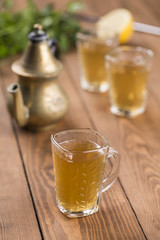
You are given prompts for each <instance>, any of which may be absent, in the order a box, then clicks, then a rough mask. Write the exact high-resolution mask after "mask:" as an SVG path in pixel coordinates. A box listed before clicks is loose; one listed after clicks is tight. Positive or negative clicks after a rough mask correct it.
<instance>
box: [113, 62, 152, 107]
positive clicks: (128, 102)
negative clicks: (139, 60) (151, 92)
mask: <svg viewBox="0 0 160 240" xmlns="http://www.w3.org/2000/svg"><path fill="white" fill-rule="evenodd" d="M148 73H149V71H148V70H147V69H145V68H144V67H143V66H134V65H132V64H130V65H126V66H125V65H123V64H122V65H119V66H117V65H115V66H112V67H111V70H110V74H111V80H110V85H111V95H112V103H113V104H114V105H116V106H117V107H118V109H122V110H123V111H134V110H136V109H138V108H142V107H144V104H145V102H146V101H145V100H146V97H147V89H146V86H147V79H148Z"/></svg>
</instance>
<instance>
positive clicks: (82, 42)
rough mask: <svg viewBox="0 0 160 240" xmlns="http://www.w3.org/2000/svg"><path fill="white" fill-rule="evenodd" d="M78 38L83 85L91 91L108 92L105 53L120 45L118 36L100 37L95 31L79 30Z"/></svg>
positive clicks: (81, 81)
mask: <svg viewBox="0 0 160 240" xmlns="http://www.w3.org/2000/svg"><path fill="white" fill-rule="evenodd" d="M76 40H77V50H78V58H79V65H80V83H81V87H82V88H83V89H84V90H87V91H90V92H106V91H107V90H108V80H107V70H106V67H105V55H106V54H107V53H108V52H109V51H110V50H111V49H112V48H114V47H116V46H117V45H118V43H119V41H118V37H117V36H115V37H113V38H108V39H99V38H98V37H97V36H96V35H95V34H94V33H91V32H89V33H80V32H79V33H78V34H77V35H76Z"/></svg>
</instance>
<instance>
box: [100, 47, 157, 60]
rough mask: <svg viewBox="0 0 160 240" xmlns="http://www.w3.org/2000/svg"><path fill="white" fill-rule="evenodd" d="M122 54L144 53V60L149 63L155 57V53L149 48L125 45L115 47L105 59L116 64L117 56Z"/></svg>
mask: <svg viewBox="0 0 160 240" xmlns="http://www.w3.org/2000/svg"><path fill="white" fill-rule="evenodd" d="M121 52H133V53H136V52H137V53H142V54H144V59H146V61H149V60H150V59H151V58H152V57H153V56H154V52H153V51H152V50H151V49H149V48H145V47H142V46H132V45H123V46H118V47H115V48H114V49H112V50H111V51H109V53H107V54H106V56H105V59H106V60H109V61H113V62H115V59H116V57H117V55H118V54H119V53H121Z"/></svg>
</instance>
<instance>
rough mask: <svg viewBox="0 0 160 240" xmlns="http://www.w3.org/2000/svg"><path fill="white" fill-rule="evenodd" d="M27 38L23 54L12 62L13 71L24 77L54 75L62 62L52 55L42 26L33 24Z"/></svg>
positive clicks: (57, 72)
mask: <svg viewBox="0 0 160 240" xmlns="http://www.w3.org/2000/svg"><path fill="white" fill-rule="evenodd" d="M28 38H29V40H30V42H29V43H28V46H27V48H26V50H25V52H24V54H23V55H22V57H21V58H20V59H19V60H17V61H15V62H14V63H13V64H12V70H13V72H15V73H16V74H18V75H20V76H25V77H36V78H37V77H41V78H50V77H56V76H57V75H58V74H59V72H60V71H61V69H62V63H61V62H60V61H58V60H57V59H56V58H55V57H54V55H53V53H52V51H51V49H50V47H49V45H48V35H47V34H46V33H45V32H44V31H43V29H42V26H41V25H40V24H35V25H34V30H33V31H32V32H31V33H29V35H28Z"/></svg>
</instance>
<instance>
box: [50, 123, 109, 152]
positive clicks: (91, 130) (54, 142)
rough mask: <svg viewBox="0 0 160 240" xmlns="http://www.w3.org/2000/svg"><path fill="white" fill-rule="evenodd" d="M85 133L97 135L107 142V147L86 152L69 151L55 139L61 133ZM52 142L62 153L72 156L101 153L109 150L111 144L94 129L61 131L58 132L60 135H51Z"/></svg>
mask: <svg viewBox="0 0 160 240" xmlns="http://www.w3.org/2000/svg"><path fill="white" fill-rule="evenodd" d="M83 131H86V132H87V131H89V132H92V133H95V134H96V135H98V136H99V137H100V138H102V139H103V140H104V142H105V144H106V145H105V146H103V147H100V148H95V149H92V150H85V151H72V150H68V149H66V148H64V147H62V146H61V145H60V144H59V143H58V142H57V141H56V139H55V137H56V136H58V135H59V134H61V133H67V132H83ZM50 138H51V142H52V143H53V144H55V145H56V146H57V147H58V148H59V149H60V150H61V151H63V152H65V153H71V154H80V153H84V154H85V153H91V152H96V151H99V150H105V149H107V148H109V143H108V141H107V139H106V138H105V137H104V136H103V135H102V134H100V133H98V132H97V131H96V130H94V129H91V128H78V129H68V130H64V131H61V132H58V133H55V134H51V137H50Z"/></svg>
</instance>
